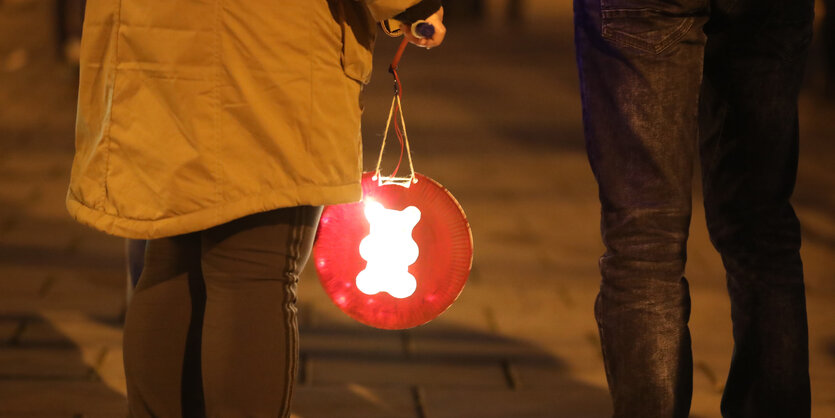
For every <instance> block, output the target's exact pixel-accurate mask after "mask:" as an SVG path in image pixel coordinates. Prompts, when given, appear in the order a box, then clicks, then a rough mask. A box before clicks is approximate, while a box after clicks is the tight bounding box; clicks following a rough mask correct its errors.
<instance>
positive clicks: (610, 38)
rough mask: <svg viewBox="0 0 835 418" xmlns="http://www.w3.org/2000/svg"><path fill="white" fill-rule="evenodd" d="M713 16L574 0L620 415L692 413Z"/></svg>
mask: <svg viewBox="0 0 835 418" xmlns="http://www.w3.org/2000/svg"><path fill="white" fill-rule="evenodd" d="M601 3H602V5H601ZM706 14H707V10H706V2H705V1H702V0H691V1H679V2H677V3H673V2H670V3H662V2H657V1H636V0H604V1H601V0H575V28H576V32H575V35H576V36H575V39H576V43H577V57H578V66H579V71H580V84H581V90H582V98H583V120H584V127H585V136H586V145H587V149H588V154H589V161H590V163H591V166H592V170H593V171H594V174H595V177H596V179H597V181H598V185H599V191H600V201H601V205H602V225H601V229H602V233H603V241H604V244H605V245H606V248H607V250H606V253H605V254H604V256H603V257H602V258H601V259H600V269H601V274H602V282H601V286H600V293H599V295H598V298H597V302H596V305H595V316H596V318H597V322H598V327H599V330H600V338H601V343H602V346H603V356H604V360H605V366H606V374H607V378H608V381H609V389H610V391H611V394H612V398H613V402H614V409H615V416H616V417H671V416H675V417H685V416H687V414H688V411H689V408H690V397H691V392H692V358H691V357H692V356H691V352H690V332H689V329H688V327H687V321H688V319H689V312H690V298H689V291H688V286H687V282H686V281H685V280H684V279H683V274H684V262H685V258H686V242H687V234H688V228H689V222H690V210H691V207H690V204H691V187H692V186H691V181H692V161H693V159H694V158H695V153H696V145H697V133H696V132H697V108H698V94H699V84H700V81H701V69H702V56H703V48H704V42H705V39H704V34H703V33H702V31H701V27H702V24H703V23H704V21H705V20H706Z"/></svg>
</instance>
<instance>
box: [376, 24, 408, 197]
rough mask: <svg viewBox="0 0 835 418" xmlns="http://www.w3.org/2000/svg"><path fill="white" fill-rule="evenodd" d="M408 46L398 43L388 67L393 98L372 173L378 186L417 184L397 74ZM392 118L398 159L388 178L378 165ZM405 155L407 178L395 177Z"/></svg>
mask: <svg viewBox="0 0 835 418" xmlns="http://www.w3.org/2000/svg"><path fill="white" fill-rule="evenodd" d="M407 45H408V40H407V39H405V38H404V39H403V41H402V42H401V43H400V46H399V47H398V48H397V53H395V55H394V59H393V60H392V62H391V65H390V66H389V72H390V73H391V74H392V76H393V77H394V97H392V99H391V107H390V108H389V116H388V119H386V129H385V131H384V132H383V143H382V145H381V146H380V155H379V157H378V158H377V168H376V169H375V171H374V177H373V179H374V180H376V181H377V182H378V185H380V186H382V185H386V184H396V185H399V186H403V187H409V186H410V185H412V183H417V178H416V177H415V167H414V164H413V163H412V150H411V148H410V147H409V135H408V134H407V133H406V119H405V118H404V117H403V105H402V103H401V101H400V98H401V97H402V96H403V88H402V87H401V85H400V77H399V76H398V74H397V67H398V66H399V64H400V58H401V57H402V56H403V51H405V50H406V46H407ZM392 117H394V132H395V134H396V135H397V139H398V140H400V159H399V160H398V162H397V166H396V167H395V168H394V171H393V172H392V174H391V175H390V176H383V175H382V174H381V173H380V165H381V164H382V162H383V152H384V151H385V149H386V139H387V138H388V133H389V128H390V127H391V121H392ZM398 118H399V126H402V127H403V132H402V134H401V132H400V129H399V127H398ZM404 150H405V153H406V159H407V160H408V161H409V177H397V170H398V169H399V168H400V163H401V162H402V161H403V153H404Z"/></svg>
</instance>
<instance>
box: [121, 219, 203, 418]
mask: <svg viewBox="0 0 835 418" xmlns="http://www.w3.org/2000/svg"><path fill="white" fill-rule="evenodd" d="M202 280H203V279H202V277H201V275H200V236H199V235H197V234H188V235H180V236H176V237H171V238H164V239H157V240H152V241H149V243H148V249H147V253H146V258H145V269H144V271H143V272H142V276H141V277H140V279H139V283H138V285H137V287H136V290H135V293H134V295H133V298H132V300H131V303H130V306H129V308H128V313H127V318H126V320H125V333H124V357H125V375H126V378H127V388H128V405H129V409H130V416H132V417H175V416H187V417H189V416H199V415H200V414H201V413H202V412H201V411H202V395H201V388H200V376H199V373H200V370H199V361H200V357H199V354H200V351H199V336H200V327H201V321H202V318H201V317H202V310H203V298H204V297H205V296H204V295H203V294H202V292H203V289H202V287H203V284H202ZM195 359H196V362H195Z"/></svg>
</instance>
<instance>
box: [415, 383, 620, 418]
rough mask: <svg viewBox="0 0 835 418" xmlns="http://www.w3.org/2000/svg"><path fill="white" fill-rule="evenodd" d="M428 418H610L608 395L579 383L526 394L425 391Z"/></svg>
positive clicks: (523, 390)
mask: <svg viewBox="0 0 835 418" xmlns="http://www.w3.org/2000/svg"><path fill="white" fill-rule="evenodd" d="M423 402H424V408H425V410H426V416H427V417H432V418H508V417H513V418H546V417H584V418H585V417H588V418H594V417H599V418H603V417H609V416H611V414H612V409H611V406H610V401H609V394H608V392H606V391H604V390H601V389H599V388H596V387H589V386H586V385H583V384H581V383H578V382H570V381H567V382H565V383H564V384H563V385H561V386H553V387H549V388H536V389H522V390H516V391H513V390H495V389H479V390H476V389H459V388H456V389H446V388H443V389H441V388H431V387H428V388H426V389H425V390H424V398H423Z"/></svg>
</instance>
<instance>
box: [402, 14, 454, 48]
mask: <svg viewBox="0 0 835 418" xmlns="http://www.w3.org/2000/svg"><path fill="white" fill-rule="evenodd" d="M425 20H426V22H427V23H431V24H432V26H434V27H435V34H434V35H432V37H431V38H423V39H421V38H418V37H416V36H415V35H412V28H411V26H410V25H405V24H404V25H401V26H400V29H401V30H403V36H405V37H406V39H408V40H409V42H411V43H413V44H415V45H417V46H421V47H424V48H426V49H429V48H434V47H436V46H438V45H440V44H441V43H442V42H443V41H444V36H446V26H444V8H443V7H441V8H440V9H438V11H437V12H435V14H433V15H432V16H429V17H427V18H426V19H425Z"/></svg>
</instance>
